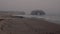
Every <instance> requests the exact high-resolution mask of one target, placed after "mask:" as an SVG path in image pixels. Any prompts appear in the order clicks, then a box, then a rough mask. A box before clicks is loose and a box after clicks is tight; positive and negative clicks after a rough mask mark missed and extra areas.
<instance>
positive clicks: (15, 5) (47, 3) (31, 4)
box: [0, 0, 60, 14]
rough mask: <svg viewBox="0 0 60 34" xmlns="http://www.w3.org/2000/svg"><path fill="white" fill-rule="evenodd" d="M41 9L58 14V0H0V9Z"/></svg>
mask: <svg viewBox="0 0 60 34" xmlns="http://www.w3.org/2000/svg"><path fill="white" fill-rule="evenodd" d="M35 9H42V10H44V11H45V12H46V13H50V14H53V13H54V14H60V0H0V11H1V10H3V11H9V10H12V11H26V12H27V13H28V12H30V11H32V10H35Z"/></svg>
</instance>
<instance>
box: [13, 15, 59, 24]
mask: <svg viewBox="0 0 60 34" xmlns="http://www.w3.org/2000/svg"><path fill="white" fill-rule="evenodd" d="M14 16H23V17H26V18H37V19H39V18H43V19H45V20H46V21H49V22H52V23H56V24H60V16H51V15H44V16H39V15H37V16H36V15H14Z"/></svg>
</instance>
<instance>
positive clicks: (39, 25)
mask: <svg viewBox="0 0 60 34" xmlns="http://www.w3.org/2000/svg"><path fill="white" fill-rule="evenodd" d="M0 34H60V25H58V24H55V23H51V22H48V21H45V20H44V19H33V18H11V19H0Z"/></svg>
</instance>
